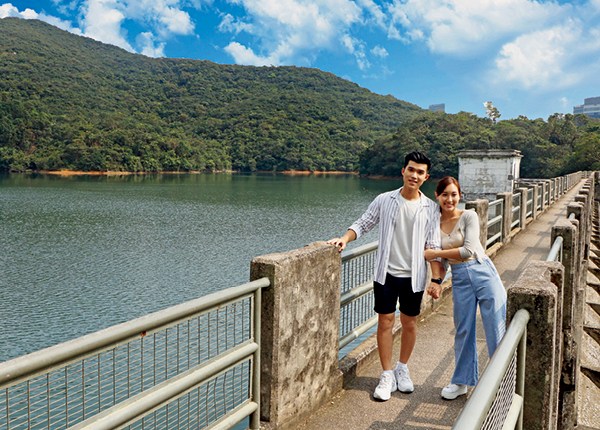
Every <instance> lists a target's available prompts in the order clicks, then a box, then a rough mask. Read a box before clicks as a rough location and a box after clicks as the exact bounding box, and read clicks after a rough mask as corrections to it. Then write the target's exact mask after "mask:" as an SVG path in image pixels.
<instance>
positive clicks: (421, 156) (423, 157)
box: [404, 151, 431, 173]
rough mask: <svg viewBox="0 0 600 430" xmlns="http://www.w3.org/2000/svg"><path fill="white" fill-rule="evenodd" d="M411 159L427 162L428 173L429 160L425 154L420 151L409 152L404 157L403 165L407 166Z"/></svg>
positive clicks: (417, 161)
mask: <svg viewBox="0 0 600 430" xmlns="http://www.w3.org/2000/svg"><path fill="white" fill-rule="evenodd" d="M411 160H412V161H414V162H415V163H418V164H427V173H429V170H430V169H431V160H430V159H429V158H427V155H425V154H423V153H422V152H420V151H413V152H411V153H410V154H407V155H406V157H404V167H406V166H408V162H409V161H411Z"/></svg>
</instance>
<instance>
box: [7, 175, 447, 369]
mask: <svg viewBox="0 0 600 430" xmlns="http://www.w3.org/2000/svg"><path fill="white" fill-rule="evenodd" d="M400 185H401V182H400V181H394V180H370V179H364V178H359V177H357V176H355V175H334V174H326V175H314V174H313V175H297V176H292V175H285V174H268V173H265V174H227V173H215V174H184V175H183V174H182V175H177V174H153V175H131V176H70V177H61V176H54V175H42V174H5V175H0V246H1V247H0V362H2V361H5V360H8V359H11V358H15V357H18V356H20V355H23V354H27V353H29V352H33V351H36V350H38V349H41V348H45V347H48V346H51V345H55V344H57V343H60V342H64V341H67V340H70V339H73V338H76V337H79V336H82V335H84V334H87V333H91V332H94V331H97V330H100V329H103V328H106V327H109V326H112V325H115V324H118V323H121V322H124V321H128V320H131V319H133V318H137V317H140V316H142V315H145V314H148V313H150V312H154V311H157V310H160V309H164V308H166V307H169V306H173V305H175V304H179V303H182V302H185V301H188V300H191V299H195V298H198V297H201V296H204V295H206V294H209V293H212V292H215V291H218V290H221V289H224V288H228V287H233V286H236V285H240V284H243V283H245V282H247V281H248V280H249V272H250V261H251V260H252V258H253V257H256V256H259V255H263V254H268V253H272V252H283V251H288V250H292V249H295V248H299V247H302V246H304V245H306V244H308V243H311V242H314V241H317V240H327V239H329V238H331V237H336V236H340V235H342V234H343V233H344V232H345V231H346V228H347V227H348V226H349V225H350V224H351V223H352V222H353V221H354V220H355V219H357V218H358V217H359V216H360V215H361V214H362V213H363V212H364V210H365V209H366V208H367V206H368V205H369V203H370V202H371V201H372V200H373V198H374V197H375V196H376V195H377V194H379V193H381V192H385V191H389V190H392V189H394V188H397V187H399V186H400ZM434 187H435V184H434V183H426V184H425V185H424V186H423V188H422V190H423V191H424V192H425V194H427V195H428V196H430V197H432V196H433V190H434ZM374 240H377V235H376V234H375V232H371V233H370V234H368V235H366V236H365V237H364V238H361V239H360V240H359V241H357V242H354V243H352V247H354V246H357V245H360V244H364V243H368V242H372V241H374Z"/></svg>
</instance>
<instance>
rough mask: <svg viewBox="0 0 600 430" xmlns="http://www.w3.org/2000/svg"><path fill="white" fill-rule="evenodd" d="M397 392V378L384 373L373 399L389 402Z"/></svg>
mask: <svg viewBox="0 0 600 430" xmlns="http://www.w3.org/2000/svg"><path fill="white" fill-rule="evenodd" d="M396 390H397V386H396V378H394V375H392V374H391V373H389V372H383V373H382V374H381V379H380V380H379V385H377V387H376V388H375V392H374V393H373V397H375V398H376V399H379V400H389V399H390V396H391V395H392V393H393V392H394V391H396Z"/></svg>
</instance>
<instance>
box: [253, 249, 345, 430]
mask: <svg viewBox="0 0 600 430" xmlns="http://www.w3.org/2000/svg"><path fill="white" fill-rule="evenodd" d="M340 258H341V257H340V253H339V252H338V251H337V250H336V249H335V248H334V247H332V246H330V245H327V244H326V243H325V242H316V243H312V244H310V245H307V246H305V247H304V248H301V249H297V250H293V251H289V252H285V253H280V254H269V255H264V256H261V257H256V258H254V259H253V260H252V263H251V272H250V278H251V280H254V279H259V278H262V277H264V276H266V277H268V278H269V279H270V280H271V285H272V286H273V288H270V289H268V290H265V291H264V292H263V296H262V301H263V307H262V319H261V326H262V327H261V419H263V420H265V421H267V422H268V424H269V426H270V427H271V428H275V429H285V428H293V427H294V426H295V424H296V423H297V422H298V421H299V420H301V419H302V418H304V417H305V416H306V415H307V414H308V413H310V411H312V410H314V409H315V408H317V407H318V406H320V405H321V404H323V403H324V402H325V401H327V399H329V398H330V397H331V396H332V395H333V394H334V393H335V392H337V391H338V390H340V389H341V387H342V373H341V371H340V370H339V369H338V342H339V325H340V287H339V286H340V279H341V270H340V267H341V264H340ZM307 267H310V268H311V269H312V270H306V268H307Z"/></svg>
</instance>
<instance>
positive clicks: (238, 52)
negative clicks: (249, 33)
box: [225, 42, 277, 66]
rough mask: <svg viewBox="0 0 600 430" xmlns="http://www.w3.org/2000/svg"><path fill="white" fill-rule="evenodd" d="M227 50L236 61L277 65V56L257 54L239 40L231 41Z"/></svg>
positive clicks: (259, 64) (253, 64)
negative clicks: (270, 56)
mask: <svg viewBox="0 0 600 430" xmlns="http://www.w3.org/2000/svg"><path fill="white" fill-rule="evenodd" d="M225 52H227V53H228V54H229V55H231V56H232V57H233V58H235V59H236V62H238V63H241V64H246V65H250V66H267V65H271V64H273V65H277V59H276V58H269V57H261V56H259V55H256V54H255V53H254V51H252V49H250V48H247V47H245V46H243V45H242V44H240V43H238V42H231V43H230V44H229V45H227V46H226V47H225Z"/></svg>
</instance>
